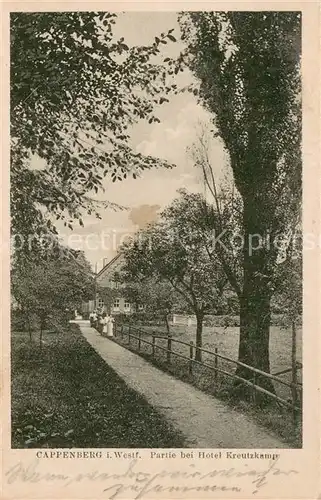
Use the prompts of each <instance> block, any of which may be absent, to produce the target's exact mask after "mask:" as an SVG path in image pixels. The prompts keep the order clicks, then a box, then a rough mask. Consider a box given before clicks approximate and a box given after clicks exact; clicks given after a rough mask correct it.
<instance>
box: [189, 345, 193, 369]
mask: <svg viewBox="0 0 321 500" xmlns="http://www.w3.org/2000/svg"><path fill="white" fill-rule="evenodd" d="M193 356H194V344H193V341H192V340H191V341H190V343H189V374H190V375H192V373H193Z"/></svg>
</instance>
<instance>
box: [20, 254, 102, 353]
mask: <svg viewBox="0 0 321 500" xmlns="http://www.w3.org/2000/svg"><path fill="white" fill-rule="evenodd" d="M60 250H61V253H60V256H59V257H57V258H53V257H51V258H48V260H47V261H46V262H41V263H40V264H39V263H38V264H34V263H29V264H27V263H25V264H24V266H21V265H20V261H18V263H16V264H15V265H14V266H13V269H12V273H11V280H12V293H13V295H14V297H15V299H16V301H17V302H18V304H19V305H20V306H21V308H22V310H24V311H26V314H27V321H28V322H29V321H30V315H31V314H33V315H35V316H37V318H38V320H39V324H40V343H41V342H42V334H43V330H44V328H45V325H46V322H47V321H48V320H51V321H53V322H55V321H58V324H59V325H60V326H61V321H62V320H63V321H64V320H65V312H66V309H75V308H77V307H78V305H79V304H80V303H81V302H82V301H83V300H87V299H89V298H91V296H92V294H93V290H94V281H93V276H92V272H91V269H90V265H89V263H88V262H87V261H86V259H85V257H84V255H83V253H81V252H75V251H73V250H68V249H64V248H61V249H60Z"/></svg>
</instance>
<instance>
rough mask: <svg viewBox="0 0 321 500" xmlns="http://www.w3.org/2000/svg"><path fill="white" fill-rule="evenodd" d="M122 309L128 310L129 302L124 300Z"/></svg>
mask: <svg viewBox="0 0 321 500" xmlns="http://www.w3.org/2000/svg"><path fill="white" fill-rule="evenodd" d="M124 311H130V303H129V302H127V301H126V300H125V302H124Z"/></svg>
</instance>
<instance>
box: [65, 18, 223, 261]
mask: <svg viewBox="0 0 321 500" xmlns="http://www.w3.org/2000/svg"><path fill="white" fill-rule="evenodd" d="M172 28H174V29H175V31H174V32H173V34H174V35H175V36H176V39H177V40H178V41H177V43H171V44H169V45H164V49H163V50H164V51H166V55H168V56H170V57H174V56H176V55H178V54H179V52H180V51H181V50H182V49H183V43H182V42H181V41H180V31H179V26H178V22H177V14H176V13H174V12H159V13H157V12H127V13H123V14H120V15H119V17H118V21H117V24H116V25H115V29H114V32H115V35H116V37H124V38H125V43H127V44H128V45H147V44H150V43H151V42H153V41H154V38H155V36H157V34H160V33H162V32H166V31H168V30H169V29H172ZM193 78H194V77H193V76H192V74H191V73H189V72H186V73H185V74H184V75H181V76H180V79H181V81H180V83H181V84H182V85H188V84H190V83H192V82H193V81H195V80H193ZM157 116H158V117H159V119H160V123H153V124H148V123H147V122H146V121H141V122H139V123H138V124H137V125H135V126H134V127H133V129H132V131H131V143H132V145H133V148H134V149H136V150H137V151H139V152H141V153H143V154H148V155H153V156H155V157H159V158H164V159H166V160H168V161H169V162H171V163H174V164H175V165H176V167H175V168H173V169H171V170H167V169H150V170H148V171H144V173H143V174H142V175H141V176H140V177H139V178H137V179H125V180H122V181H118V182H115V183H112V182H111V181H110V180H109V181H106V182H105V184H104V187H105V190H106V191H105V193H104V198H106V199H108V200H109V201H111V202H114V203H117V204H119V205H121V206H123V207H126V209H125V210H118V211H114V210H111V209H108V210H103V211H102V212H101V217H102V218H101V220H99V219H96V218H94V217H90V216H86V217H84V219H83V220H84V228H81V227H79V228H78V227H77V228H75V229H74V230H73V231H69V230H66V229H65V228H64V227H63V226H61V227H60V226H58V229H59V233H60V237H61V238H62V240H63V242H64V243H65V244H68V245H69V246H71V247H73V248H78V249H81V250H84V252H85V255H86V257H87V259H88V260H89V261H90V263H91V265H92V267H93V269H95V266H96V269H97V270H98V271H99V270H100V269H101V267H102V266H103V264H104V262H105V263H106V262H107V261H108V260H110V259H111V258H112V257H114V255H115V254H116V253H117V248H118V246H119V244H120V243H121V242H122V241H123V240H124V238H125V237H126V235H130V234H133V233H134V232H135V231H137V229H138V228H139V227H142V226H143V225H144V224H145V223H147V222H151V221H153V219H155V218H156V217H157V214H158V213H159V211H161V210H162V209H163V208H164V207H165V206H166V205H168V204H169V203H170V202H171V201H172V200H173V199H174V198H175V197H177V190H178V189H181V188H185V189H187V190H188V191H191V192H201V191H202V190H203V183H202V178H201V175H200V172H199V171H198V170H197V169H196V167H195V166H194V164H193V161H192V158H191V156H190V154H189V153H188V152H187V148H188V147H190V146H191V145H192V144H193V142H194V141H195V139H196V136H197V128H198V127H199V124H200V123H209V120H210V116H209V114H208V113H207V112H206V111H205V110H204V109H203V108H202V107H201V106H200V105H199V104H198V103H197V101H196V98H195V97H194V96H193V95H192V94H191V93H188V92H184V93H182V94H180V95H176V96H172V97H171V98H170V102H169V103H166V104H163V105H162V106H160V107H159V110H158V112H157ZM211 159H212V161H213V165H214V171H215V173H216V174H217V176H220V175H222V172H224V170H225V168H226V165H227V160H226V155H225V153H224V150H223V147H222V143H221V142H220V140H219V139H214V138H213V140H212V141H211Z"/></svg>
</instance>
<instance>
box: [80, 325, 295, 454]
mask: <svg viewBox="0 0 321 500" xmlns="http://www.w3.org/2000/svg"><path fill="white" fill-rule="evenodd" d="M79 325H80V329H81V331H82V333H83V335H84V337H85V338H86V340H87V341H88V342H89V343H90V344H91V346H92V347H93V348H94V349H95V350H96V352H97V353H98V354H99V355H100V356H101V357H102V358H103V359H104V360H105V361H106V363H108V365H109V366H110V367H111V368H113V369H114V370H115V372H117V373H118V375H119V376H120V377H122V378H123V380H124V381H125V382H126V384H127V385H128V386H129V387H131V388H132V389H134V390H135V391H137V392H138V393H140V394H142V395H143V396H144V397H145V398H146V399H147V401H148V402H149V403H150V404H151V405H152V406H154V407H155V408H156V409H157V410H158V411H159V412H160V413H162V414H163V415H164V417H165V418H166V419H167V420H168V421H170V422H171V423H172V424H173V425H174V427H176V428H177V429H179V430H180V431H181V432H182V433H183V434H184V436H185V437H186V445H187V447H190V448H288V447H289V446H288V445H287V444H286V443H284V442H282V441H281V440H280V439H278V438H277V437H275V436H273V435H272V434H270V433H268V432H267V431H266V430H265V429H263V428H261V427H259V426H258V425H257V424H256V423H255V422H253V421H252V420H251V419H250V418H249V417H247V416H245V415H243V414H241V413H239V412H237V411H235V410H232V409H231V408H230V407H229V406H227V405H226V404H224V403H223V402H222V401H220V400H218V399H216V398H215V397H212V396H210V395H208V394H205V393H203V392H202V391H200V390H198V389H196V388H195V387H193V386H191V385H189V384H186V383H185V382H182V381H180V380H177V379H176V378H174V377H172V376H171V375H169V374H167V373H164V372H162V371H161V370H159V369H158V368H156V367H155V366H153V365H151V364H150V363H148V362H147V361H145V360H144V359H143V358H141V357H140V356H138V355H137V354H134V353H132V352H130V351H128V350H127V349H125V348H124V347H122V346H120V345H118V344H116V343H115V342H113V341H111V340H109V339H107V338H104V337H102V336H100V335H99V334H98V332H97V331H96V330H94V329H93V328H91V327H90V326H89V325H88V323H87V322H85V321H84V322H79Z"/></svg>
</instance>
